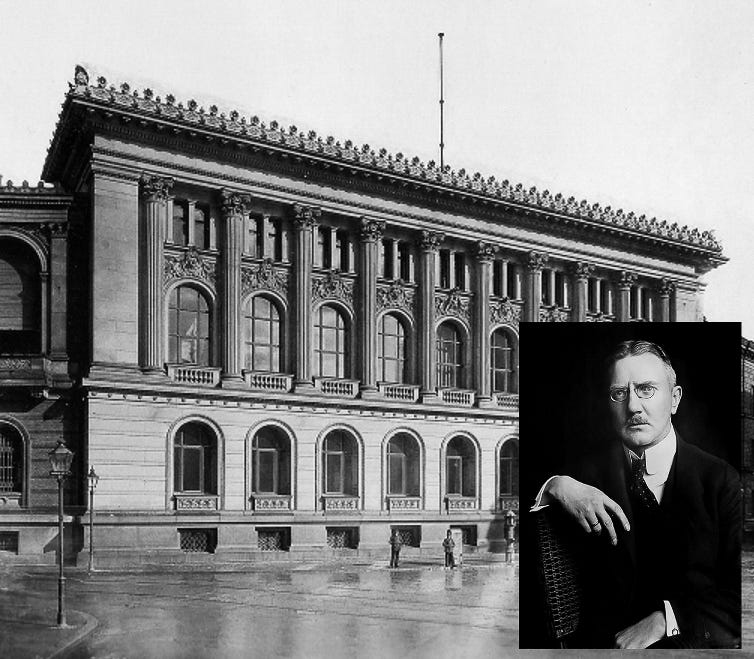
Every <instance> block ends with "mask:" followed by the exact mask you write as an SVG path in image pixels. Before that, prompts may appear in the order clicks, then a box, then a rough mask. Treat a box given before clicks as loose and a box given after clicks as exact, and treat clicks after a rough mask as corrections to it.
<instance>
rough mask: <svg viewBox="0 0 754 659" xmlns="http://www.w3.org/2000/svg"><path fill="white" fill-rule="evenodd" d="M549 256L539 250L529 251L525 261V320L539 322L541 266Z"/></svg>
mask: <svg viewBox="0 0 754 659" xmlns="http://www.w3.org/2000/svg"><path fill="white" fill-rule="evenodd" d="M548 259H549V257H548V256H547V254H542V253H541V252H529V262H528V263H527V270H528V272H527V283H526V297H527V300H526V303H525V305H524V307H525V309H526V316H525V318H526V320H527V321H528V322H530V323H538V322H539V309H540V306H541V301H542V268H544V266H545V264H546V263H547V261H548Z"/></svg>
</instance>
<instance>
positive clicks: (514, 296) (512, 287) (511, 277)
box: [504, 263, 518, 300]
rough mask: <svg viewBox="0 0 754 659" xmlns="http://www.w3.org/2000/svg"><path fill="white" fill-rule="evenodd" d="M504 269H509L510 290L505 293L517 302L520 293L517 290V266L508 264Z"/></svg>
mask: <svg viewBox="0 0 754 659" xmlns="http://www.w3.org/2000/svg"><path fill="white" fill-rule="evenodd" d="M504 267H506V268H508V277H507V279H508V287H507V288H508V290H507V291H506V292H505V294H506V295H507V296H508V298H509V299H511V300H517V299H518V291H517V290H516V264H515V263H506V264H505V266H504Z"/></svg>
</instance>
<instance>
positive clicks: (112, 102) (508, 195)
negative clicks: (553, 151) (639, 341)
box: [44, 67, 726, 267]
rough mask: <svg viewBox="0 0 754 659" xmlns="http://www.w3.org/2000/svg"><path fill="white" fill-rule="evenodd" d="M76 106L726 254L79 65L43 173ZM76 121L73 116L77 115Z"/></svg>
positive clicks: (704, 236)
mask: <svg viewBox="0 0 754 659" xmlns="http://www.w3.org/2000/svg"><path fill="white" fill-rule="evenodd" d="M73 106H84V107H87V108H89V109H94V108H100V109H101V110H102V111H103V112H105V113H106V114H107V115H109V116H115V115H117V116H118V117H119V118H120V120H121V121H127V122H134V123H137V124H141V125H144V126H149V125H153V126H154V127H155V128H156V129H157V130H161V129H164V128H165V127H166V126H169V127H171V129H173V130H175V129H178V130H179V131H180V129H181V128H182V129H183V130H185V131H188V132H189V133H190V134H198V135H201V136H202V137H203V139H206V140H216V141H217V142H218V143H221V144H235V145H236V146H240V145H241V144H246V145H252V146H253V147H254V148H262V149H264V150H265V151H266V152H269V153H271V154H272V153H275V152H279V153H281V154H283V155H285V154H290V155H291V156H293V159H294V160H300V159H302V158H305V159H307V160H308V161H310V162H311V163H312V164H314V165H316V166H320V167H325V168H327V167H331V166H332V165H333V164H335V165H337V166H340V167H342V168H347V170H348V171H349V172H351V173H354V174H357V173H358V174H361V175H363V176H371V177H376V178H378V179H385V180H398V181H399V182H401V183H402V184H403V185H405V184H409V185H411V186H413V187H415V188H417V189H423V190H426V191H431V192H433V197H436V196H437V193H441V194H444V195H447V196H451V197H455V198H460V199H468V200H470V201H471V202H472V203H474V202H475V201H481V202H482V203H484V204H490V203H491V204H494V205H497V206H500V207H502V208H503V209H505V210H507V211H510V212H514V213H523V214H525V215H529V214H534V215H537V214H541V215H542V216H543V217H546V218H548V219H549V220H550V221H551V222H552V221H555V222H565V223H566V224H574V223H575V225H576V227H577V228H581V229H587V228H590V227H591V228H597V229H599V230H600V231H603V232H617V233H618V234H624V235H625V234H628V235H630V236H634V237H635V238H641V239H644V240H646V239H650V240H651V239H656V240H658V241H661V242H665V243H669V244H672V245H677V246H678V247H681V248H682V247H686V248H691V251H693V252H696V253H697V254H698V255H700V256H701V255H705V256H706V257H708V258H710V257H711V258H712V259H713V260H714V264H712V265H713V267H714V265H719V264H720V263H722V262H724V261H725V260H726V259H725V257H723V256H722V247H721V245H720V243H719V242H718V241H717V239H716V238H715V237H714V235H712V233H711V232H708V231H702V232H700V231H699V230H698V229H693V228H689V227H685V226H678V225H677V224H675V223H673V224H669V223H668V222H666V221H664V220H663V221H659V220H657V219H656V218H651V219H648V218H646V217H645V216H644V215H639V216H637V215H635V214H634V213H630V212H629V213H625V212H624V211H623V210H617V211H615V210H613V209H612V208H610V207H609V206H608V207H604V208H603V207H601V206H599V205H598V204H589V203H587V202H586V201H581V202H577V201H576V200H575V199H574V198H573V197H570V198H568V199H566V198H565V197H563V195H560V194H555V195H552V194H550V193H549V191H547V190H545V191H543V192H539V191H537V190H536V189H535V188H531V189H529V190H525V189H524V188H523V186H522V185H521V184H518V185H512V184H510V183H509V182H508V181H502V182H499V181H497V180H496V179H495V178H494V177H489V178H487V179H485V178H484V177H482V175H481V174H479V173H477V174H474V175H473V176H469V175H468V174H467V173H466V172H465V171H464V170H462V169H461V170H458V171H455V172H454V171H451V170H450V168H449V167H445V168H444V169H443V170H440V168H439V167H437V166H436V165H435V163H434V162H432V161H430V162H428V163H426V164H424V163H421V162H420V161H419V159H418V158H412V159H409V158H407V157H404V156H403V155H402V154H400V153H398V154H396V155H395V156H393V155H390V154H388V153H387V152H386V151H385V150H384V149H380V150H377V151H375V150H374V149H372V148H370V147H369V145H366V144H365V145H363V146H362V147H360V148H357V147H355V146H354V144H353V143H352V142H351V141H350V140H347V141H345V142H343V143H342V144H341V143H340V142H338V141H336V140H335V139H334V138H332V137H328V138H326V139H323V138H321V137H318V136H317V135H316V133H314V132H313V131H311V132H309V133H307V134H303V133H301V132H299V131H298V129H297V128H296V127H295V126H290V127H289V128H288V129H285V128H283V127H281V126H280V125H279V124H278V123H277V122H275V121H272V122H270V123H269V125H265V124H264V123H263V122H261V121H260V120H259V119H258V118H257V117H252V118H251V119H249V120H247V119H246V118H244V117H240V116H239V114H238V112H236V111H233V112H230V113H229V114H228V115H227V116H226V115H225V114H224V113H219V112H218V109H217V107H216V106H211V107H210V108H209V111H205V110H204V108H202V107H199V105H198V104H197V102H196V101H194V100H191V101H188V102H187V103H186V105H185V106H184V105H183V104H182V103H177V104H176V100H175V98H174V97H173V96H172V95H167V96H166V97H165V98H164V100H162V99H160V97H159V96H155V95H154V93H153V92H152V91H151V90H149V89H146V90H144V91H143V92H142V93H141V94H139V93H138V92H137V91H135V90H134V91H132V90H131V88H130V86H129V85H128V84H127V83H124V84H122V85H121V86H120V88H119V89H116V88H115V87H114V86H112V85H111V86H109V87H108V85H107V81H106V80H105V79H104V78H99V79H98V80H97V83H96V84H94V85H92V84H90V82H89V76H88V74H87V72H86V71H85V70H84V69H83V68H81V67H77V69H76V74H75V82H74V84H71V85H70V90H69V92H68V95H67V98H66V102H65V103H64V107H63V112H62V114H61V119H60V121H59V124H58V127H57V128H56V132H55V135H54V137H53V141H52V145H51V147H50V150H49V152H48V156H47V161H46V163H45V168H44V174H45V176H46V177H47V178H51V179H54V178H57V175H58V174H59V170H60V168H61V166H62V158H63V157H65V156H64V153H62V152H61V149H62V150H63V151H65V148H64V146H63V144H64V142H65V140H64V137H65V133H66V130H67V128H68V123H69V122H71V121H72V118H71V114H72V112H73ZM74 123H75V122H74Z"/></svg>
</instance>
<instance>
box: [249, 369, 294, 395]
mask: <svg viewBox="0 0 754 659" xmlns="http://www.w3.org/2000/svg"><path fill="white" fill-rule="evenodd" d="M243 377H244V380H245V381H246V385H247V386H248V387H249V389H254V390H256V391H277V392H280V393H288V392H289V391H290V390H291V389H293V376H292V375H288V374H286V373H262V372H259V371H244V372H243Z"/></svg>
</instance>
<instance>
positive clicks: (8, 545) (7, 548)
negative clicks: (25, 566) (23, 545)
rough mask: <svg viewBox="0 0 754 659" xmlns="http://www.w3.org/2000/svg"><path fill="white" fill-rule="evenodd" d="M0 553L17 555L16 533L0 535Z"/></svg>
mask: <svg viewBox="0 0 754 659" xmlns="http://www.w3.org/2000/svg"><path fill="white" fill-rule="evenodd" d="M0 552H7V553H9V554H18V531H3V532H2V533H0Z"/></svg>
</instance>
